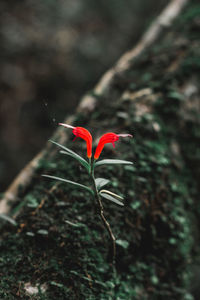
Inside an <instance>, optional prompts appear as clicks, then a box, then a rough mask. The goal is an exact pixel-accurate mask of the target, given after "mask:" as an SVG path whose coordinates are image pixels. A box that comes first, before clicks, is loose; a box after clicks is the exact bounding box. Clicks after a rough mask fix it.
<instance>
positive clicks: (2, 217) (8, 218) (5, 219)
mask: <svg viewBox="0 0 200 300" xmlns="http://www.w3.org/2000/svg"><path fill="white" fill-rule="evenodd" d="M0 219H2V220H4V221H7V222H9V223H11V224H12V225H14V226H17V223H16V222H15V220H13V219H12V218H11V217H9V216H7V215H5V214H0Z"/></svg>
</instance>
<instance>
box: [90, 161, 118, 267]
mask: <svg viewBox="0 0 200 300" xmlns="http://www.w3.org/2000/svg"><path fill="white" fill-rule="evenodd" d="M90 170H91V172H90V176H91V179H92V183H93V187H94V194H95V199H96V201H97V205H98V208H99V215H100V217H101V219H102V221H103V224H104V227H105V228H106V230H107V232H108V234H109V236H110V239H111V242H112V264H113V267H114V266H115V257H116V239H115V236H114V234H113V232H112V230H111V227H110V224H109V223H108V221H107V220H106V218H105V216H104V209H103V204H102V201H101V198H100V196H99V193H98V190H97V186H96V182H95V177H94V162H91V161H90Z"/></svg>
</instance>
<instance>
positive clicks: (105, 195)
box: [99, 190, 124, 206]
mask: <svg viewBox="0 0 200 300" xmlns="http://www.w3.org/2000/svg"><path fill="white" fill-rule="evenodd" d="M99 194H100V196H101V197H103V198H105V199H107V200H110V201H112V202H114V203H115V204H118V205H120V206H124V203H123V202H121V201H119V200H118V199H123V198H122V197H120V196H119V195H116V194H114V193H112V192H110V191H107V190H102V191H101V192H100V193H99ZM113 195H114V196H113ZM116 196H117V198H118V199H116Z"/></svg>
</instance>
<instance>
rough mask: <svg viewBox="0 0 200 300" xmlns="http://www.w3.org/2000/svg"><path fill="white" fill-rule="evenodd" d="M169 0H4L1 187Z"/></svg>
mask: <svg viewBox="0 0 200 300" xmlns="http://www.w3.org/2000/svg"><path fill="white" fill-rule="evenodd" d="M167 3H168V1H167V0H159V1H157V0H100V1H94V0H45V1H38V0H24V1H23V0H21V1H14V0H9V1H8V0H1V1H0V70H1V72H0V145H1V147H0V192H3V191H4V190H5V189H6V188H7V186H8V185H9V184H10V182H11V181H12V180H13V179H14V177H15V176H16V175H17V173H18V172H19V171H20V170H21V168H23V166H24V165H25V164H26V163H27V162H28V161H29V160H30V159H32V158H33V156H34V155H35V154H36V153H37V152H38V151H39V150H40V149H41V148H42V147H43V146H44V144H45V143H46V141H47V139H48V138H49V137H50V136H51V134H52V132H53V130H54V129H55V128H56V126H57V125H56V124H57V122H59V121H63V119H64V118H65V117H66V116H67V115H70V114H71V113H73V112H74V109H75V107H76V106H77V104H78V102H79V100H80V97H81V96H82V95H83V94H84V93H86V92H87V91H88V90H90V89H92V88H93V86H94V84H96V83H97V81H98V79H99V78H100V76H101V75H102V74H103V73H104V72H105V71H106V70H107V69H108V68H110V67H112V65H113V64H114V63H115V62H116V61H117V59H118V58H119V57H120V56H121V55H122V54H123V53H124V52H125V51H127V50H128V49H130V48H132V47H133V46H134V44H135V43H136V42H137V40H138V39H139V38H140V36H141V34H142V32H143V31H144V30H145V29H146V28H147V27H148V26H149V24H150V22H151V21H152V20H153V19H154V18H155V16H156V15H158V14H159V12H160V11H161V9H162V8H163V7H164V6H165V5H166V4H167Z"/></svg>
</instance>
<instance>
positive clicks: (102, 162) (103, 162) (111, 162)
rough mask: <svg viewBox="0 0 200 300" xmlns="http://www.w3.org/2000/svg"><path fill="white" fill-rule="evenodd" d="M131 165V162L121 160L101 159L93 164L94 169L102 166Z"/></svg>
mask: <svg viewBox="0 0 200 300" xmlns="http://www.w3.org/2000/svg"><path fill="white" fill-rule="evenodd" d="M118 164H122V165H132V164H133V163H132V162H131V161H127V160H121V159H103V160H100V161H98V162H95V164H94V167H97V166H103V165H118Z"/></svg>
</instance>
